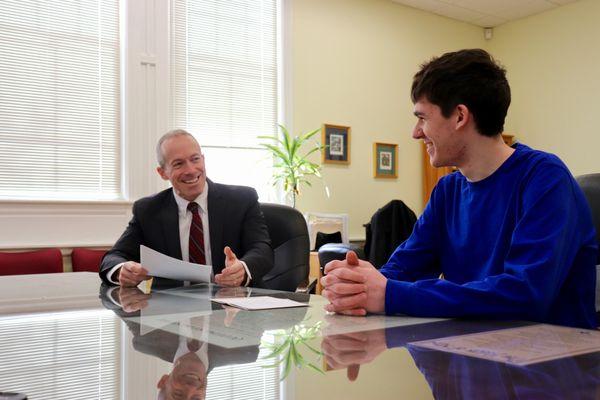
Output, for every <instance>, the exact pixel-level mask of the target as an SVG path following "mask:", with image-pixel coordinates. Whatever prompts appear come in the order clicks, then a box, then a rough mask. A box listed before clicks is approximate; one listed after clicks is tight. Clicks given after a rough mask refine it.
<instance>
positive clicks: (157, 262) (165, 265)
mask: <svg viewBox="0 0 600 400" xmlns="http://www.w3.org/2000/svg"><path fill="white" fill-rule="evenodd" d="M140 255H141V257H140V259H141V264H142V266H143V267H144V268H146V269H147V270H148V275H151V276H158V277H161V278H169V279H175V280H178V281H190V282H210V273H211V271H212V267H211V266H209V265H202V264H194V263H190V262H187V261H181V260H178V259H176V258H173V257H169V256H167V255H164V254H162V253H159V252H158V251H155V250H152V249H151V248H149V247H146V246H144V245H140Z"/></svg>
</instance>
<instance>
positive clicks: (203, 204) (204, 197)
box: [173, 180, 208, 215]
mask: <svg viewBox="0 0 600 400" xmlns="http://www.w3.org/2000/svg"><path fill="white" fill-rule="evenodd" d="M173 196H175V202H176V203H177V209H178V210H179V215H185V214H186V213H187V206H188V204H189V203H191V201H187V200H186V199H184V198H183V197H181V196H180V195H178V194H177V193H175V190H173ZM194 201H195V202H196V203H198V206H200V208H201V209H202V211H203V212H207V211H208V180H207V181H206V183H205V184H204V190H203V191H202V193H200V195H199V196H198V197H196V199H194Z"/></svg>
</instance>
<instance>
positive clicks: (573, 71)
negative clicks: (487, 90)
mask: <svg viewBox="0 0 600 400" xmlns="http://www.w3.org/2000/svg"><path fill="white" fill-rule="evenodd" d="M599 22H600V1H597V0H580V1H578V2H575V3H573V4H569V5H566V6H564V7H560V8H557V9H554V10H552V11H548V12H545V13H543V14H538V15H534V16H532V17H529V18H525V19H522V20H518V21H515V22H512V23H508V24H505V25H502V26H499V27H498V28H496V29H494V38H493V39H492V40H491V41H489V42H488V44H489V46H488V49H489V50H490V51H491V52H492V53H493V54H494V55H495V56H496V57H497V58H498V59H499V60H500V61H501V62H502V63H503V64H504V65H505V66H506V68H507V70H508V79H509V82H510V84H511V88H512V96H513V102H512V105H511V108H510V111H509V114H508V119H507V124H506V131H508V132H514V133H516V134H517V138H518V139H519V141H522V142H523V143H525V144H528V145H531V146H532V147H535V148H538V149H541V150H546V151H550V152H552V153H555V154H557V155H558V156H559V157H561V158H562V160H563V161H564V162H565V163H566V164H567V166H568V167H569V168H570V169H571V172H572V173H573V174H574V175H578V174H583V173H590V172H599V171H600V155H599V154H600V152H599V149H600V127H599V126H600V123H599V116H600V100H598V94H599V93H600V44H598V43H599V39H600V23H599Z"/></svg>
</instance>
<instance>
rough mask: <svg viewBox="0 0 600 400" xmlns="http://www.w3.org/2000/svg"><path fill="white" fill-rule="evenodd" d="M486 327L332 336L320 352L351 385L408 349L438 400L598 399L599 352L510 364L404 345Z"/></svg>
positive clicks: (436, 326) (453, 325) (452, 324)
mask: <svg viewBox="0 0 600 400" xmlns="http://www.w3.org/2000/svg"><path fill="white" fill-rule="evenodd" d="M486 324H487V323H483V324H481V325H478V323H472V322H464V321H444V322H440V323H430V324H423V325H415V326H413V327H396V328H388V329H377V330H371V331H363V332H354V333H348V334H341V335H331V336H325V337H324V338H323V342H322V350H323V353H324V355H325V361H326V363H327V365H328V367H329V368H331V369H343V368H347V369H348V379H349V380H350V381H355V380H357V379H358V374H359V368H360V365H362V364H368V363H371V362H373V361H374V360H375V359H376V358H377V357H378V356H379V355H380V354H381V353H382V352H383V351H385V350H386V349H388V348H394V347H404V346H406V347H407V349H408V351H409V353H410V355H411V356H412V357H413V359H414V361H415V364H416V366H417V367H418V368H419V370H420V371H421V373H422V374H423V375H424V376H425V379H426V380H427V383H428V384H429V386H430V387H431V390H432V392H433V396H434V398H436V399H448V400H454V399H456V400H459V399H498V400H509V399H548V398H553V399H590V400H592V399H598V398H599V396H600V389H599V388H600V353H593V354H587V355H582V356H577V357H574V358H569V357H566V358H563V359H559V360H554V361H549V362H543V363H538V364H533V365H529V366H513V365H510V364H504V363H497V362H493V361H488V360H483V359H479V358H474V357H468V356H463V355H459V354H453V353H449V352H443V351H436V350H429V349H424V348H421V347H417V346H414V345H411V344H408V345H407V342H411V341H418V340H425V339H432V338H436V337H440V335H443V336H448V335H455V334H466V333H471V332H477V331H481V330H486V329H489V328H490V327H493V326H494V325H495V324H496V323H493V322H490V323H489V325H487V328H486ZM500 326H502V325H501V324H498V325H497V327H500ZM507 326H508V325H507Z"/></svg>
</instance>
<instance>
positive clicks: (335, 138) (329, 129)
mask: <svg viewBox="0 0 600 400" xmlns="http://www.w3.org/2000/svg"><path fill="white" fill-rule="evenodd" d="M321 140H322V144H323V151H322V152H321V154H322V156H323V157H322V162H323V164H350V127H349V126H342V125H332V124H323V128H322V130H321Z"/></svg>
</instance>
